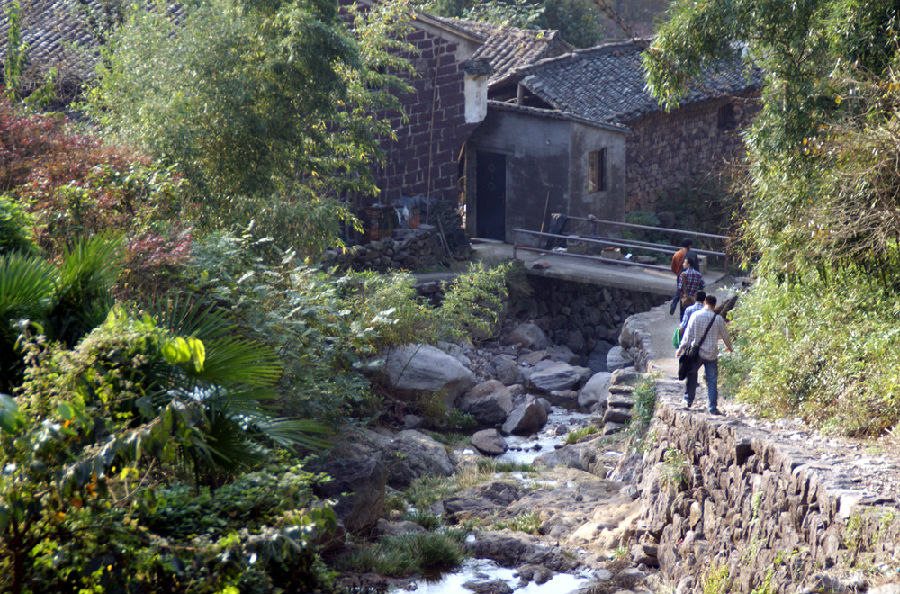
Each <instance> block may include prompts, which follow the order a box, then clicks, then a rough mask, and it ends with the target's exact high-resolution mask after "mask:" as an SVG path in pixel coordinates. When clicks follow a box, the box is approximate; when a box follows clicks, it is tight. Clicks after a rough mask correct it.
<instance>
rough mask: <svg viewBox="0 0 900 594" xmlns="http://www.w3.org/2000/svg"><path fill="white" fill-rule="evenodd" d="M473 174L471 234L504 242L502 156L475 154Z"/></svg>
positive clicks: (504, 171) (504, 157)
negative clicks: (475, 160)
mask: <svg viewBox="0 0 900 594" xmlns="http://www.w3.org/2000/svg"><path fill="white" fill-rule="evenodd" d="M476 159H477V165H476V171H475V176H476V177H475V200H476V202H475V216H476V225H475V234H476V235H477V236H478V237H486V238H489V239H499V240H501V241H504V240H506V155H501V154H499V153H488V152H485V151H478V154H477V157H476Z"/></svg>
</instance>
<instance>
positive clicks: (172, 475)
mask: <svg viewBox="0 0 900 594" xmlns="http://www.w3.org/2000/svg"><path fill="white" fill-rule="evenodd" d="M118 4H121V5H122V6H125V7H127V6H128V3H127V2H124V3H118ZM136 4H137V6H139V10H136V11H135V12H133V13H129V18H126V19H124V21H123V22H124V23H125V24H124V25H122V26H121V27H120V28H116V27H114V28H112V29H111V30H110V31H108V32H107V33H108V35H109V45H108V46H107V47H106V49H105V50H104V51H105V52H106V61H105V63H104V70H103V72H102V73H101V74H102V75H103V78H102V79H101V80H102V82H101V83H100V85H99V86H98V87H96V88H95V89H93V90H92V92H91V93H90V95H89V98H88V104H87V105H86V106H84V107H85V108H86V109H87V112H88V113H89V114H90V115H92V116H93V118H94V119H93V120H92V121H90V122H88V124H87V125H84V124H83V123H82V124H80V125H79V124H76V123H73V122H70V121H69V120H67V119H66V118H65V117H64V116H62V115H61V114H41V113H37V112H35V111H33V110H32V108H31V107H29V106H28V105H27V104H24V103H21V102H19V99H20V95H21V93H19V91H20V90H21V89H14V88H13V89H7V91H8V92H6V93H4V98H3V99H0V468H2V473H0V591H3V592H10V593H12V594H21V593H26V592H27V593H43V592H54V593H72V594H74V593H79V594H82V593H86V592H95V593H100V592H123V593H126V592H142V593H152V592H157V593H167V594H168V593H178V592H191V593H210V594H211V593H214V592H215V593H222V594H232V593H237V592H246V593H252V592H277V591H291V592H329V591H333V590H334V589H335V586H334V583H333V578H334V573H333V572H332V571H331V570H330V569H329V568H328V567H327V566H326V565H325V564H324V563H323V562H322V560H321V558H320V556H319V552H320V550H321V549H322V547H324V546H325V545H326V544H327V543H328V542H329V541H330V540H331V539H332V538H334V537H335V536H336V528H337V522H336V517H335V514H334V513H333V512H332V509H331V505H332V502H330V501H323V500H320V499H319V498H317V497H316V496H315V495H314V494H313V487H314V486H315V485H316V484H318V483H322V482H324V481H328V480H329V477H327V476H323V475H318V474H314V473H311V472H309V471H307V470H306V467H307V466H308V464H307V462H308V460H309V457H310V456H312V455H316V454H318V453H320V452H322V451H324V450H326V449H327V448H328V447H329V446H330V445H331V444H332V443H334V442H335V441H338V440H340V439H341V437H342V434H343V433H344V432H345V431H346V430H347V427H348V426H350V425H353V424H359V423H366V422H369V421H371V420H372V419H373V418H377V416H378V415H380V414H382V413H383V411H384V410H386V409H389V408H390V406H389V405H387V404H385V402H384V398H385V395H384V394H382V393H380V392H379V390H378V386H377V385H373V384H372V383H371V379H370V378H371V377H372V374H373V372H374V371H377V369H378V365H379V357H380V356H381V355H382V354H383V353H384V351H385V349H388V348H390V347H391V346H394V345H399V344H406V343H409V342H419V341H438V340H459V339H461V338H463V337H468V336H469V335H471V334H473V333H477V334H478V335H479V336H481V337H483V338H485V339H486V338H489V337H491V336H493V335H494V333H495V332H496V331H497V323H498V321H499V312H500V311H502V303H503V299H504V295H505V291H506V284H505V279H506V274H507V268H505V267H498V268H495V269H492V270H488V269H484V268H481V267H474V268H473V269H472V270H471V271H470V272H469V273H468V274H463V275H461V276H460V278H459V280H458V282H456V283H455V284H454V285H453V286H451V287H447V292H446V298H445V300H444V302H443V305H442V306H441V307H439V308H434V307H432V306H430V305H428V304H427V303H425V302H424V301H422V300H421V299H419V298H418V297H417V295H416V293H415V290H414V289H413V280H412V277H411V276H409V275H407V274H396V275H376V274H336V273H335V272H334V271H327V270H322V269H319V268H316V267H315V266H314V265H313V264H312V262H313V260H312V259H308V258H307V257H310V256H314V255H315V254H317V253H318V252H320V251H321V250H323V249H325V248H327V247H331V246H334V245H337V244H339V241H340V239H339V232H340V229H341V224H342V223H346V224H348V225H353V224H354V220H353V218H352V217H351V216H350V215H349V213H348V212H347V210H346V208H345V207H344V205H343V203H342V202H341V201H340V200H339V198H341V197H342V196H345V195H346V194H347V193H348V192H353V191H364V190H372V185H371V179H370V166H371V165H372V163H375V162H377V160H378V159H379V155H380V152H379V150H380V149H379V145H378V138H379V137H380V136H382V135H384V136H387V137H389V136H390V135H391V131H390V129H389V128H388V127H387V126H386V124H385V122H383V121H381V120H378V119H377V118H375V117H373V116H371V110H374V109H375V108H378V107H385V108H388V107H390V106H392V105H396V104H395V103H394V101H395V100H396V99H395V98H394V97H393V96H392V95H390V94H389V93H388V89H390V88H392V86H393V85H394V84H395V83H396V84H398V85H399V84H400V83H399V79H398V78H397V77H396V75H395V74H388V72H391V73H395V72H397V71H398V70H396V69H400V70H402V69H406V68H408V67H407V65H406V64H405V63H404V62H402V61H397V60H395V58H393V57H391V55H390V54H389V53H388V49H390V48H391V47H393V45H394V44H395V43H396V42H395V41H394V40H393V38H392V37H391V36H390V35H389V32H390V31H395V30H398V28H401V27H402V26H403V24H402V16H401V15H402V11H403V5H402V4H383V5H381V6H380V7H379V8H378V9H376V10H371V11H369V12H368V13H366V14H364V15H363V14H357V15H355V20H354V22H353V23H352V27H351V25H350V23H347V22H345V21H343V20H341V19H340V18H339V16H338V12H337V5H336V4H334V3H332V2H328V1H322V2H306V1H299V0H297V1H294V0H284V1H279V2H270V1H267V2H255V1H253V0H233V1H232V0H215V1H214V2H212V3H190V2H189V3H185V4H184V8H185V19H184V21H182V23H181V25H180V28H176V27H174V26H173V23H172V22H171V21H170V20H169V19H170V18H171V15H170V14H169V13H168V12H167V11H166V10H165V7H162V6H160V7H158V8H157V10H146V4H145V3H136ZM11 14H13V13H11ZM13 16H14V18H15V15H14V14H13ZM20 51H22V52H24V51H27V50H26V49H21V50H20ZM19 55H20V57H22V56H23V55H24V54H19ZM298 57H299V58H300V59H298ZM23 59H24V58H23ZM137 65H143V66H146V67H147V68H138V67H137ZM394 66H396V69H394ZM198 72H204V78H203V81H202V82H203V84H199V83H197V84H195V83H194V82H192V81H191V80H190V79H191V78H192V77H193V76H195V75H196V74H197V73H198ZM8 83H9V84H10V85H14V84H16V81H15V78H14V77H13V78H12V79H9V80H8ZM13 91H14V92H13ZM261 230H265V233H262V232H261ZM404 406H405V407H406V408H407V410H409V411H410V412H412V413H418V414H420V415H423V416H426V415H432V416H437V417H441V415H445V414H446V412H447V411H445V410H440V409H438V408H436V407H435V406H434V403H433V402H431V401H428V402H418V401H415V400H412V401H410V402H406V403H405V404H404ZM440 420H441V418H438V419H436V421H440Z"/></svg>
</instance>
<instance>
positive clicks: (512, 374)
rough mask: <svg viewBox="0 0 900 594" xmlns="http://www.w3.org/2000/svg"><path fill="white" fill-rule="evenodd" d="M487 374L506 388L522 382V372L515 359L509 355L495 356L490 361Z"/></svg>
mask: <svg viewBox="0 0 900 594" xmlns="http://www.w3.org/2000/svg"><path fill="white" fill-rule="evenodd" d="M488 373H490V374H491V375H492V376H493V377H495V378H496V379H497V380H498V381H500V382H501V383H503V384H505V385H507V386H509V385H511V384H517V383H519V382H521V381H522V372H521V371H519V366H518V365H517V364H516V361H515V359H513V358H512V357H511V356H509V355H497V356H496V357H494V358H493V359H491V362H490V365H489V367H488Z"/></svg>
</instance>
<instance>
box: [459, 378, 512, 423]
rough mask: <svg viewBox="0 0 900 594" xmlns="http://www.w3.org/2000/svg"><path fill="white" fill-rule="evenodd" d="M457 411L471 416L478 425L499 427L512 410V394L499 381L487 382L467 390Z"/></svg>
mask: <svg viewBox="0 0 900 594" xmlns="http://www.w3.org/2000/svg"><path fill="white" fill-rule="evenodd" d="M459 409H460V410H461V411H463V412H465V413H469V414H470V415H472V417H473V418H474V419H475V421H477V422H478V424H479V425H499V424H500V423H502V422H503V421H505V420H506V417H507V416H509V413H510V411H511V410H512V409H513V400H512V394H511V393H510V391H509V388H507V387H506V386H504V385H503V384H502V383H500V382H499V381H497V380H488V381H486V382H482V383H480V384H478V385H477V386H475V387H474V388H472V389H471V390H469V392H468V393H467V394H466V395H465V396H463V399H462V401H461V402H460V403H459Z"/></svg>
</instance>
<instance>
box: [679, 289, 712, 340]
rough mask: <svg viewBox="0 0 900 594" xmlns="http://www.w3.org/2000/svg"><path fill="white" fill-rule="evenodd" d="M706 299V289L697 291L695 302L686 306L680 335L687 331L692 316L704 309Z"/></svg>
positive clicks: (682, 316) (682, 315)
mask: <svg viewBox="0 0 900 594" xmlns="http://www.w3.org/2000/svg"><path fill="white" fill-rule="evenodd" d="M705 301H706V291H697V293H696V294H695V295H694V304H693V305H691V306H689V307H686V308H684V313H683V314H681V325H680V326H679V327H680V328H681V334H680V335H679V336H684V333H685V332H687V325H688V322H690V321H691V316H692V315H693V314H695V313H696V312H698V311H700V310H701V309H703V306H704V302H705Z"/></svg>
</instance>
